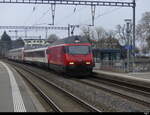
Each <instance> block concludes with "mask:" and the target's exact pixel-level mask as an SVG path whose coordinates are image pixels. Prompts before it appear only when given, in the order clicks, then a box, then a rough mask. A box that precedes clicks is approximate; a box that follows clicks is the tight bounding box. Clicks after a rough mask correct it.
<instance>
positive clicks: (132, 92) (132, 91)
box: [74, 77, 150, 107]
mask: <svg viewBox="0 0 150 115" xmlns="http://www.w3.org/2000/svg"><path fill="white" fill-rule="evenodd" d="M74 80H75V81H77V82H80V83H82V84H86V85H88V86H91V87H94V88H96V89H100V90H103V91H106V92H108V93H112V94H113V95H117V96H120V97H123V98H125V99H128V100H130V101H133V102H136V103H138V104H142V105H144V106H147V107H150V98H149V97H150V92H148V89H146V90H145V91H144V90H141V87H140V89H139V87H138V88H135V87H136V86H134V87H129V86H127V84H126V85H123V84H121V82H120V84H119V83H118V82H116V83H115V81H113V82H111V81H109V80H108V81H107V80H106V79H101V78H99V77H93V78H92V77H91V78H90V79H80V80H79V79H74Z"/></svg>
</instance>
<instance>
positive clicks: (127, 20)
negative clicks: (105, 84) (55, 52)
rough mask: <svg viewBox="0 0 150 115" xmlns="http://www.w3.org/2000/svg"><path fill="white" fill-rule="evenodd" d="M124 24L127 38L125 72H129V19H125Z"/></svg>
mask: <svg viewBox="0 0 150 115" xmlns="http://www.w3.org/2000/svg"><path fill="white" fill-rule="evenodd" d="M125 22H126V38H127V45H126V47H127V72H129V71H130V49H131V43H130V41H131V38H130V33H131V19H125Z"/></svg>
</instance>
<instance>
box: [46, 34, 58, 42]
mask: <svg viewBox="0 0 150 115" xmlns="http://www.w3.org/2000/svg"><path fill="white" fill-rule="evenodd" d="M58 39H59V37H58V36H57V35H56V34H51V35H49V37H48V39H47V42H49V43H53V42H55V41H56V40H58Z"/></svg>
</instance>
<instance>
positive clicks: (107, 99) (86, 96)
mask: <svg viewBox="0 0 150 115" xmlns="http://www.w3.org/2000/svg"><path fill="white" fill-rule="evenodd" d="M30 68H32V70H33V71H34V70H35V71H37V72H39V73H40V74H44V75H45V76H46V78H47V79H49V80H50V81H52V82H54V83H56V84H58V85H60V86H61V87H62V88H65V89H67V90H69V91H70V92H71V93H74V94H75V95H76V96H79V97H81V98H82V99H83V100H85V101H88V102H89V103H91V104H93V105H95V106H96V107H97V108H100V109H101V110H103V111H107V112H108V111H117V112H139V111H140V112H149V111H150V107H145V106H143V105H140V104H137V103H135V102H131V101H129V100H126V99H124V98H121V97H119V96H116V95H112V94H110V93H108V92H104V91H102V90H98V89H96V88H93V87H90V86H88V85H84V84H81V83H79V82H76V81H74V80H73V79H71V78H64V77H62V75H60V74H59V75H58V74H54V73H53V72H52V73H50V72H46V71H44V70H41V69H39V68H33V67H30Z"/></svg>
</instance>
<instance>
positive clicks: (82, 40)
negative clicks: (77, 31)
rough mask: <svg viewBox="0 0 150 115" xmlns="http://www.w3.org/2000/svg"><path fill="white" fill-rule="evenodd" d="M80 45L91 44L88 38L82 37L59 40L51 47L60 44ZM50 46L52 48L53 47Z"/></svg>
mask: <svg viewBox="0 0 150 115" xmlns="http://www.w3.org/2000/svg"><path fill="white" fill-rule="evenodd" d="M77 43H78V44H79V43H90V42H89V40H88V39H87V38H86V37H82V36H70V37H66V38H63V39H59V40H57V41H55V42H54V43H52V44H51V45H52V46H53V45H59V44H77ZM51 45H50V46H51Z"/></svg>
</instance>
